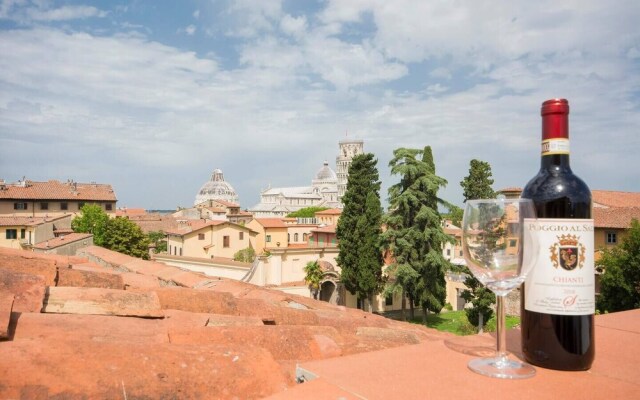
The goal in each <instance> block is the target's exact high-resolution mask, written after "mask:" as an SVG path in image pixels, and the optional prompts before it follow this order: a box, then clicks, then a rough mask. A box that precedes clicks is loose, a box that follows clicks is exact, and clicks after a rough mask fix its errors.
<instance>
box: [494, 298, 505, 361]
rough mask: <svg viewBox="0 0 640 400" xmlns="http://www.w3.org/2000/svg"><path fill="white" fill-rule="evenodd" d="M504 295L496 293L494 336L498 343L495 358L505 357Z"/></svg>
mask: <svg viewBox="0 0 640 400" xmlns="http://www.w3.org/2000/svg"><path fill="white" fill-rule="evenodd" d="M504 299H505V296H499V295H496V314H497V315H496V336H497V337H498V343H497V346H496V358H502V359H506V358H507V329H506V323H505V316H504Z"/></svg>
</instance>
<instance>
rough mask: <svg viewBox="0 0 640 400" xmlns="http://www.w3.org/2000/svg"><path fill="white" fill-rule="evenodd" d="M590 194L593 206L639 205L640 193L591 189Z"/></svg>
mask: <svg viewBox="0 0 640 400" xmlns="http://www.w3.org/2000/svg"><path fill="white" fill-rule="evenodd" d="M591 196H592V198H593V203H594V205H595V206H597V205H600V206H605V207H640V193H637V192H616V191H608V190H592V191H591ZM594 208H595V207H594Z"/></svg>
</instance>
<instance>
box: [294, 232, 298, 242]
mask: <svg viewBox="0 0 640 400" xmlns="http://www.w3.org/2000/svg"><path fill="white" fill-rule="evenodd" d="M293 241H294V242H297V241H298V234H297V233H294V234H293Z"/></svg>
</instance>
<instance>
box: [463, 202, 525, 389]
mask: <svg viewBox="0 0 640 400" xmlns="http://www.w3.org/2000/svg"><path fill="white" fill-rule="evenodd" d="M535 218H536V214H535V209H534V206H533V202H532V201H531V200H529V199H506V198H498V199H481V200H468V201H467V205H466V208H465V210H464V216H463V220H462V250H463V252H464V258H465V260H466V262H467V267H469V270H470V271H471V273H472V274H473V275H474V276H475V277H476V278H477V279H478V280H479V281H480V282H481V283H482V284H483V285H485V286H486V287H487V288H489V289H490V290H491V291H492V292H493V293H495V295H496V300H497V301H496V320H497V324H496V336H497V346H496V353H495V355H494V356H493V357H489V358H476V359H473V360H471V361H470V362H469V368H470V369H471V370H472V371H475V372H477V373H480V374H483V375H488V376H492V377H496V378H507V379H516V378H529V377H532V376H534V375H535V369H534V368H533V367H532V366H530V365H528V364H525V363H523V362H520V361H517V360H510V359H508V358H507V350H506V347H507V342H506V332H505V315H504V300H505V296H506V295H507V294H508V293H509V292H510V291H511V290H513V289H514V288H516V287H518V286H519V285H520V284H521V283H522V282H524V280H525V278H526V276H527V273H528V272H529V270H530V269H531V267H532V266H533V265H534V263H535V260H536V257H537V253H538V251H537V242H536V241H535V240H534V239H535V237H534V235H533V234H532V233H531V231H530V227H531V225H532V224H535Z"/></svg>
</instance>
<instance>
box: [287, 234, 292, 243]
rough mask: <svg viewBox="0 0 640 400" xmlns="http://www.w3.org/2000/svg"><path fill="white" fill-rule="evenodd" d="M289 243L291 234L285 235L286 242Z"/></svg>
mask: <svg viewBox="0 0 640 400" xmlns="http://www.w3.org/2000/svg"><path fill="white" fill-rule="evenodd" d="M290 241H291V234H290V233H287V242H290Z"/></svg>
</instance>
